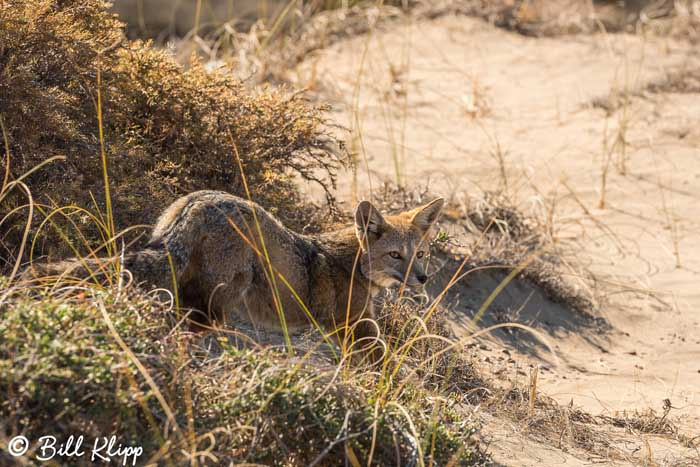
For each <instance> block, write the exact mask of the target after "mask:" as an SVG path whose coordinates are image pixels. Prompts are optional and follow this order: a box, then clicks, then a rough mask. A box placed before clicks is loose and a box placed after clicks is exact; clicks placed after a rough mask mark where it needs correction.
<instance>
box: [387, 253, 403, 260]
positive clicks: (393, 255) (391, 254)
mask: <svg viewBox="0 0 700 467" xmlns="http://www.w3.org/2000/svg"><path fill="white" fill-rule="evenodd" d="M389 256H391V257H392V258H394V259H401V253H399V252H398V251H391V252H389Z"/></svg>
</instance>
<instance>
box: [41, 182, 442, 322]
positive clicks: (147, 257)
mask: <svg viewBox="0 0 700 467" xmlns="http://www.w3.org/2000/svg"><path fill="white" fill-rule="evenodd" d="M443 204H444V200H443V199H442V198H436V199H434V200H433V201H431V202H429V203H427V204H425V205H422V206H419V207H416V208H415V209H411V210H409V211H405V212H401V213H399V214H396V215H382V214H381V213H380V211H379V210H378V209H377V208H375V206H374V205H372V203H370V202H369V201H361V202H360V203H358V204H357V207H356V209H355V213H354V222H353V223H352V225H348V226H346V227H342V228H339V229H336V230H332V231H329V232H324V233H320V234H315V235H303V234H300V233H297V232H295V231H292V230H290V229H288V228H286V227H285V226H284V225H283V224H282V223H281V222H280V221H279V220H278V219H276V218H275V217H274V216H273V215H272V214H270V213H269V212H268V211H266V210H265V209H264V208H263V207H261V206H260V205H258V204H257V203H255V202H253V201H251V200H248V199H243V198H240V197H238V196H235V195H232V194H229V193H226V192H222V191H209V190H205V191H196V192H193V193H190V194H188V195H185V196H183V197H181V198H179V199H177V200H176V201H174V202H173V203H172V204H171V205H170V206H169V207H167V208H166V209H165V211H163V213H162V214H161V215H160V217H159V218H158V220H157V222H156V224H155V226H154V227H153V231H152V234H151V237H150V239H149V241H148V243H147V245H146V246H145V248H143V249H140V250H137V251H134V252H132V253H128V254H125V255H124V256H123V258H121V262H122V264H123V266H124V268H125V269H127V270H128V271H129V272H130V273H131V274H132V275H133V277H134V280H135V282H137V283H140V284H146V285H149V286H151V287H154V288H162V289H166V290H169V291H170V292H172V293H173V294H177V296H178V299H179V301H180V303H181V304H182V305H183V306H184V307H187V308H190V309H192V310H197V312H198V313H199V318H196V319H195V321H198V322H211V321H222V322H227V321H235V320H236V319H237V320H240V319H243V320H244V321H247V322H249V324H252V325H253V326H255V327H259V328H263V329H270V330H279V329H280V327H282V326H286V327H287V328H288V329H290V330H297V329H300V328H304V327H308V326H309V325H310V324H312V323H313V322H314V321H315V322H316V323H318V324H319V325H321V326H324V327H325V328H330V329H331V330H333V329H337V328H339V327H343V326H352V325H354V324H356V323H358V321H360V320H364V319H373V318H374V309H373V301H374V300H373V299H374V298H375V297H376V296H377V294H379V293H380V292H381V291H382V290H384V289H386V288H390V287H394V286H398V285H401V284H403V285H404V286H406V287H409V288H422V287H423V286H424V285H425V283H426V281H427V280H428V275H427V273H426V262H427V260H428V256H429V246H430V238H429V232H430V230H431V227H432V226H433V225H434V224H435V222H436V220H437V218H438V216H439V214H440V211H441V209H442V207H443ZM93 261H94V260H91V261H87V263H91V262H93ZM98 266H99V265H97V264H86V261H85V260H82V261H78V260H69V261H67V262H63V263H52V264H49V265H47V267H46V268H44V269H43V270H42V273H43V274H63V275H67V274H69V273H70V274H74V275H77V276H85V275H87V273H88V270H89V269H92V270H94V269H97V267H98ZM232 318H235V319H232ZM281 321H284V322H283V323H282V322H281Z"/></svg>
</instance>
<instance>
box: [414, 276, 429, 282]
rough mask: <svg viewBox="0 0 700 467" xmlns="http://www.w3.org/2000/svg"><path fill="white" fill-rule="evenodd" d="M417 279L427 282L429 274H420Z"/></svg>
mask: <svg viewBox="0 0 700 467" xmlns="http://www.w3.org/2000/svg"><path fill="white" fill-rule="evenodd" d="M416 279H418V282H420V283H421V284H425V283H426V282H427V281H428V276H426V275H425V274H418V277H416Z"/></svg>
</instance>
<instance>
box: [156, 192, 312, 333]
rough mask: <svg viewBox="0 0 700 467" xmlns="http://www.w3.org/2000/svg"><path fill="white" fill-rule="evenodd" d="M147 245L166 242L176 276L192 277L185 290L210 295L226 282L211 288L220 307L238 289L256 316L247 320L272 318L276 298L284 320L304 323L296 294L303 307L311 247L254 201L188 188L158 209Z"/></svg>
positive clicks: (308, 283) (236, 295) (308, 291)
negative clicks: (175, 265) (178, 271)
mask: <svg viewBox="0 0 700 467" xmlns="http://www.w3.org/2000/svg"><path fill="white" fill-rule="evenodd" d="M150 244H151V246H163V247H165V249H166V250H167V251H168V252H169V254H170V255H171V256H172V257H173V259H174V261H175V262H177V263H178V264H179V265H180V266H181V268H182V274H181V281H183V282H186V283H187V284H194V285H191V286H189V289H192V288H194V289H199V290H200V291H201V293H207V294H211V293H212V292H211V291H212V290H216V289H217V288H220V287H222V286H220V284H226V287H228V288H229V289H231V290H220V291H219V292H217V295H218V296H220V297H222V298H221V299H220V300H221V301H222V303H221V306H222V307H224V308H236V307H238V308H240V305H241V304H240V303H234V302H237V299H238V298H239V295H241V294H242V296H243V301H246V300H247V301H248V303H246V304H245V306H246V307H247V308H250V307H255V309H256V312H257V313H259V314H260V315H261V316H254V317H253V318H254V319H260V321H262V322H268V321H271V320H276V319H278V317H277V314H276V312H277V308H278V306H279V305H281V306H282V308H283V309H285V310H284V311H285V316H287V320H288V324H289V325H290V326H291V325H296V324H306V322H307V321H306V318H305V317H304V316H302V315H303V314H304V312H303V310H302V308H300V305H299V303H298V300H301V301H302V302H304V304H305V305H307V306H308V304H309V303H310V301H311V299H312V294H313V291H312V290H311V284H312V282H313V281H312V280H311V274H313V267H312V266H313V265H314V264H316V259H317V256H318V254H319V251H318V248H317V247H316V246H315V245H314V244H313V243H312V242H310V241H309V240H308V239H306V238H305V237H303V236H301V235H299V234H296V233H295V232H293V231H292V230H290V229H287V228H286V227H284V225H282V223H280V222H279V221H278V220H277V219H275V218H274V217H273V216H272V215H271V214H270V213H268V212H267V211H266V210H265V209H263V208H262V207H261V206H259V205H258V204H256V203H254V202H252V201H249V200H245V199H242V198H240V197H238V196H235V195H231V194H229V193H225V192H219V191H198V192H194V193H191V194H189V195H187V196H184V197H182V198H180V199H179V200H177V201H176V202H174V203H173V204H172V205H171V206H170V207H169V208H168V209H166V210H165V211H164V212H163V214H162V215H161V216H160V218H159V219H158V222H157V223H156V226H155V227H154V230H153V234H152V236H151V241H150ZM187 284H185V286H184V288H185V289H187ZM233 287H236V288H237V290H233V289H232V288H233ZM275 289H276V290H277V294H276V295H274V294H273V290H275ZM224 292H225V293H224ZM227 295H232V296H233V297H234V299H233V300H226V299H224V298H223V297H225V296H227ZM211 298H212V297H211V296H210V297H206V298H204V299H203V300H202V302H204V303H208V302H209V301H210V300H211ZM214 300H217V298H216V295H215V296H214ZM224 311H225V312H226V310H224ZM297 321H303V323H297ZM273 324H277V323H273Z"/></svg>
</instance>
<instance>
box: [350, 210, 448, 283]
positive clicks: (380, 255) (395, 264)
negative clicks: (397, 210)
mask: <svg viewBox="0 0 700 467" xmlns="http://www.w3.org/2000/svg"><path fill="white" fill-rule="evenodd" d="M443 204H444V200H443V199H442V198H438V199H435V200H433V201H431V202H430V203H428V204H426V205H424V206H420V207H418V208H416V209H412V210H410V211H406V212H402V213H401V214H397V215H395V216H382V215H381V214H380V213H379V211H378V210H377V209H376V208H375V207H374V206H372V204H371V203H370V202H369V201H362V202H361V203H360V204H359V205H358V206H357V209H356V210H355V231H356V233H357V238H358V240H359V241H360V245H361V248H362V253H361V257H360V268H361V271H362V274H363V275H364V276H365V277H366V278H367V279H369V280H370V281H372V282H373V283H374V284H376V285H379V286H380V287H392V286H395V285H399V284H402V283H403V282H404V281H405V282H406V285H408V286H409V287H420V286H422V285H423V284H425V282H426V281H427V280H428V276H427V274H426V270H425V267H426V262H427V259H428V253H429V252H428V247H429V244H430V235H429V231H430V228H431V227H432V225H433V223H434V222H435V220H436V219H437V217H438V215H439V214H440V210H441V209H442V205H443Z"/></svg>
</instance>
